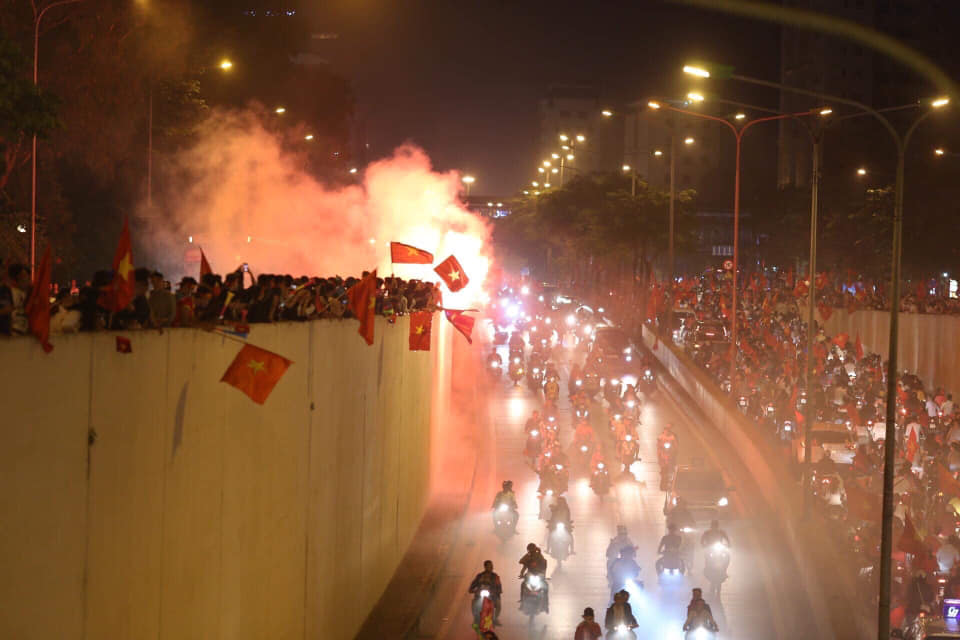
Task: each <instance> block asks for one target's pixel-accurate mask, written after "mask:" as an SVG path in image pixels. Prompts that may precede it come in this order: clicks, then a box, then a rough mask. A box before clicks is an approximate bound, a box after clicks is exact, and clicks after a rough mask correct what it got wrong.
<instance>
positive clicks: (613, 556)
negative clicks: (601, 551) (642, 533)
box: [607, 524, 634, 573]
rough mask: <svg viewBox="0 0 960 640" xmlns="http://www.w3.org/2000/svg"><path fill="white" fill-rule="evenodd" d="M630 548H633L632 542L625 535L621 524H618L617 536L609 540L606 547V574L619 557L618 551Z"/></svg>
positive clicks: (625, 531) (625, 532) (624, 529)
mask: <svg viewBox="0 0 960 640" xmlns="http://www.w3.org/2000/svg"><path fill="white" fill-rule="evenodd" d="M632 546H634V544H633V540H631V539H630V536H628V535H627V528H626V527H625V526H624V525H622V524H618V525H617V536H616V537H615V538H610V544H608V545H607V573H610V568H611V567H612V566H613V563H614V562H616V561H617V558H619V557H620V550H621V549H624V548H626V547H632Z"/></svg>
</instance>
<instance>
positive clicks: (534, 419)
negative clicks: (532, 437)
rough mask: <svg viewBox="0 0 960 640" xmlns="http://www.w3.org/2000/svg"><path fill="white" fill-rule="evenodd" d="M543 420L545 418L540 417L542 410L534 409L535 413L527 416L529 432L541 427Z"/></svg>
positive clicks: (525, 426) (526, 427)
mask: <svg viewBox="0 0 960 640" xmlns="http://www.w3.org/2000/svg"><path fill="white" fill-rule="evenodd" d="M542 422H543V419H542V418H541V417H540V412H539V411H537V410H536V409H534V411H533V414H531V416H530V417H529V418H527V424H526V425H524V429H526V431H527V433H530V432H531V431H533V430H534V429H539V428H540V424H541V423H542Z"/></svg>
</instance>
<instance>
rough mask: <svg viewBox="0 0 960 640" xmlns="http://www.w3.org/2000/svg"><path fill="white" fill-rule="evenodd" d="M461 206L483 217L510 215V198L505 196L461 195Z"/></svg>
mask: <svg viewBox="0 0 960 640" xmlns="http://www.w3.org/2000/svg"><path fill="white" fill-rule="evenodd" d="M460 197H461V201H462V202H463V206H464V207H465V208H466V209H467V211H470V212H472V213H476V214H477V215H480V216H483V217H485V218H505V217H507V216H508V215H510V206H511V204H510V203H511V199H510V198H508V197H507V196H490V195H487V196H484V195H478V196H466V195H461V196H460Z"/></svg>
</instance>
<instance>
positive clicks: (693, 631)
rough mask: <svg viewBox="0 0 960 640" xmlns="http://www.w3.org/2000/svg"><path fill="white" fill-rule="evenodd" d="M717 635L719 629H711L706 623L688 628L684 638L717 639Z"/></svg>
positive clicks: (693, 639) (687, 639)
mask: <svg viewBox="0 0 960 640" xmlns="http://www.w3.org/2000/svg"><path fill="white" fill-rule="evenodd" d="M716 637H717V630H716V629H710V628H709V627H707V626H705V625H697V626H696V627H692V628H690V629H687V630H686V633H685V634H684V636H683V638H684V640H715V638H716Z"/></svg>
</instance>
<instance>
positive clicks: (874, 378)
mask: <svg viewBox="0 0 960 640" xmlns="http://www.w3.org/2000/svg"><path fill="white" fill-rule="evenodd" d="M731 280H732V279H731V277H730V274H729V272H725V271H723V270H717V271H715V272H714V271H710V272H707V273H706V274H704V275H701V276H696V277H684V278H680V279H679V280H678V281H677V283H676V284H675V286H674V288H673V292H672V297H673V300H674V306H673V311H674V314H676V315H678V316H680V317H681V318H683V320H682V321H681V326H680V327H679V330H676V331H672V335H673V337H674V338H675V339H677V341H678V342H679V343H680V346H682V347H683V348H684V349H685V350H686V351H687V352H688V354H689V355H691V356H693V360H694V362H696V363H697V364H699V365H700V366H701V367H702V368H703V369H704V371H706V372H707V373H708V374H709V375H710V376H712V377H713V378H714V380H715V381H716V382H717V384H718V386H719V387H720V388H721V389H722V390H723V391H725V392H726V393H728V394H730V395H731V396H732V397H733V398H734V399H735V401H736V404H737V406H738V407H739V408H740V410H741V411H742V412H743V413H744V414H745V415H746V416H747V417H748V418H750V419H753V420H755V421H756V422H757V423H758V425H760V426H761V427H763V428H765V429H766V431H767V433H768V434H769V437H770V438H771V440H772V441H774V442H775V443H776V444H777V446H778V448H779V449H781V450H782V454H783V455H784V457H785V458H786V459H787V460H789V463H788V464H790V465H791V466H792V467H793V468H794V469H795V470H796V471H797V472H798V477H800V473H799V472H800V471H801V470H802V468H803V461H804V458H805V453H806V452H805V451H804V449H803V447H804V437H805V434H806V432H807V430H810V433H811V438H812V444H811V447H810V449H811V451H810V459H811V463H812V467H813V469H812V472H811V473H810V474H808V478H810V479H811V483H812V486H813V493H814V495H815V496H816V498H817V500H816V501H815V504H817V505H818V506H819V507H821V508H822V510H823V513H824V515H825V516H827V518H828V521H829V522H830V523H831V524H832V526H833V527H834V529H835V533H836V534H837V536H838V537H839V539H840V540H841V543H842V544H849V545H851V546H852V547H853V549H854V550H855V552H856V554H857V562H856V565H857V567H859V573H858V575H857V576H855V577H854V579H856V580H859V581H861V582H862V583H864V584H863V585H862V586H863V587H864V588H863V593H864V594H875V593H877V589H876V588H875V582H876V580H877V579H878V576H877V572H878V571H879V569H878V567H879V543H880V537H879V531H880V514H881V508H880V507H881V501H880V493H881V489H882V472H883V455H882V454H883V439H884V438H885V431H884V427H885V423H884V415H885V406H886V399H885V391H886V375H887V369H886V363H885V362H883V361H882V358H881V357H880V356H879V355H878V354H875V353H869V352H867V351H866V350H865V349H864V346H863V344H862V343H861V341H860V336H852V337H851V336H850V335H848V334H845V333H843V334H839V335H833V336H831V335H827V334H826V332H825V331H824V329H823V328H822V327H821V326H819V325H818V326H816V327H814V331H815V332H816V333H815V336H814V342H813V345H814V346H813V349H812V358H813V368H812V376H811V384H810V388H809V389H807V388H805V384H804V383H805V374H806V366H807V344H808V336H807V330H808V327H807V325H806V321H805V320H806V316H807V314H806V312H805V304H806V302H807V299H808V293H809V290H808V288H807V287H808V286H809V284H808V281H805V280H802V279H800V278H797V277H795V276H794V274H793V273H792V272H791V271H786V272H779V273H778V272H776V271H773V270H770V271H767V272H765V273H754V274H748V275H747V276H746V277H745V278H743V280H742V283H741V285H740V286H742V289H741V290H740V292H739V296H738V297H739V301H738V305H737V306H738V313H739V317H738V339H737V342H738V345H737V346H738V347H739V348H737V349H732V348H731V345H730V337H729V335H728V333H727V332H726V331H725V330H724V331H722V332H721V333H720V335H718V336H717V337H716V340H717V342H716V344H717V346H718V348H714V349H704V348H703V345H702V344H700V342H699V340H700V337H701V335H702V334H700V333H698V329H697V325H699V324H701V323H710V322H712V323H715V324H716V323H720V324H722V325H725V326H729V324H730V321H731V312H730V307H729V301H730V300H731V298H732V295H731V294H732V283H731ZM814 284H815V286H816V288H817V291H816V296H817V306H818V311H819V316H820V318H821V319H822V320H826V319H828V318H829V317H830V314H831V312H832V311H833V309H835V308H838V307H840V308H846V309H847V310H848V311H849V312H850V313H854V312H856V311H857V310H858V309H864V308H883V306H884V303H885V298H884V296H883V293H882V289H881V288H880V287H878V286H877V285H873V284H868V283H865V282H864V281H863V280H862V279H859V278H857V277H856V275H855V274H853V273H852V272H851V273H848V274H847V276H846V277H845V278H840V277H837V276H836V275H834V274H829V273H821V274H818V276H817V277H816V279H815V283H814ZM928 285H931V283H923V284H922V286H921V287H920V288H919V289H917V291H915V292H914V295H912V296H907V297H906V302H905V303H904V305H903V308H904V309H905V310H912V306H913V305H918V304H919V305H922V309H923V310H926V311H932V310H934V309H936V308H945V307H938V306H937V305H938V303H941V302H944V301H946V300H948V298H946V297H945V296H940V297H936V296H934V295H933V294H931V293H930V291H931V289H930V288H928ZM924 292H926V294H927V295H923V293H924ZM669 304H670V303H669V300H668V296H667V291H666V287H665V286H664V285H662V284H661V285H654V286H653V287H652V289H651V290H650V291H649V293H648V300H647V319H648V320H652V321H655V322H658V323H660V324H661V325H665V323H666V322H667V321H668V320H667V318H668V314H667V313H666V310H667V306H668V305H669ZM949 305H950V306H951V307H953V308H956V307H955V301H952V300H950V301H949ZM671 329H677V325H676V324H674V325H673V326H672V327H671ZM731 365H732V366H731ZM897 389H898V391H897V393H898V398H897V430H896V437H897V442H896V451H897V463H896V469H897V472H896V482H895V486H894V491H895V493H896V520H895V525H894V527H895V528H894V531H895V538H894V539H895V541H896V542H895V547H894V548H895V558H896V560H897V565H896V566H897V575H896V577H895V579H896V584H895V588H894V590H895V593H896V595H897V596H899V600H897V603H896V607H895V609H894V615H895V620H894V624H895V626H901V625H902V624H903V622H904V620H905V619H907V620H909V619H910V618H911V617H912V616H915V615H917V614H918V613H919V612H920V611H921V610H922V609H925V608H926V609H936V608H937V607H938V606H939V605H940V601H941V599H942V598H943V597H944V596H946V597H960V538H958V534H960V481H958V480H957V474H958V472H960V412H958V411H957V409H956V407H955V405H954V402H953V397H952V395H951V394H950V393H947V392H946V391H945V390H943V389H940V388H931V387H930V386H929V385H925V384H924V383H923V381H921V380H920V379H919V378H918V377H917V376H915V375H912V374H910V373H902V374H901V375H900V377H899V380H898V385H897ZM808 403H809V405H810V406H809V408H811V409H812V412H808V411H807V409H808V406H807V405H808ZM808 415H812V416H813V419H814V424H812V425H808V424H806V421H807V416H808ZM864 605H866V606H868V607H870V606H874V605H875V603H874V602H869V601H868V602H864Z"/></svg>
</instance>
